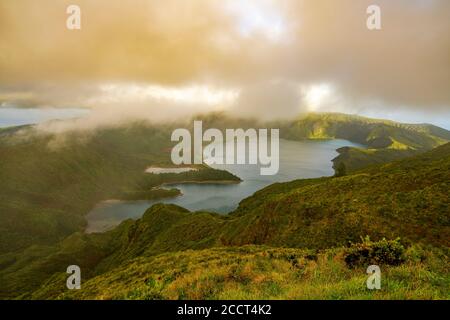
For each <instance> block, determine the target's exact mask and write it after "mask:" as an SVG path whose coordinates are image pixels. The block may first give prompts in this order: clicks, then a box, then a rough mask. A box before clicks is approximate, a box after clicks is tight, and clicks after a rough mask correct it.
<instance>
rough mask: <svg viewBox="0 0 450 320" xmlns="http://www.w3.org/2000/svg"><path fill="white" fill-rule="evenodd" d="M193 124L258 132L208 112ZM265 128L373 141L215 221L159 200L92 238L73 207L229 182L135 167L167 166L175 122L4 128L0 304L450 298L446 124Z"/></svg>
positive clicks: (325, 123) (327, 123)
mask: <svg viewBox="0 0 450 320" xmlns="http://www.w3.org/2000/svg"><path fill="white" fill-rule="evenodd" d="M204 121H206V123H207V126H210V127H217V128H222V127H227V126H230V127H243V128H246V127H252V126H253V127H254V126H256V123H255V122H252V121H241V120H233V119H229V118H222V117H221V116H220V115H217V114H213V115H208V116H205V117H204ZM218 124H220V125H218ZM273 125H274V126H278V127H280V129H281V136H282V137H284V138H288V139H332V138H333V139H334V138H339V139H348V140H351V141H353V142H358V143H361V144H364V145H366V146H368V147H369V148H368V149H363V148H343V149H340V150H339V152H340V156H339V157H338V158H336V159H335V160H334V166H335V170H336V176H335V177H324V178H318V179H306V180H296V181H292V182H288V183H277V184H273V185H271V186H268V187H267V188H264V189H263V190H260V191H258V192H256V193H255V194H254V195H253V196H251V197H249V198H247V199H245V200H243V201H242V202H241V203H240V205H239V207H238V208H237V209H236V210H235V211H234V212H233V213H231V214H230V215H227V216H221V215H218V214H213V213H209V212H195V213H193V212H189V211H188V210H186V209H184V208H181V207H178V206H175V205H162V204H159V205H155V206H153V207H151V208H149V209H148V210H147V211H146V213H145V214H144V216H143V217H142V218H141V219H139V220H137V221H133V220H127V221H124V222H123V223H121V224H120V225H119V226H118V227H116V228H115V229H113V230H111V231H108V232H105V233H102V234H85V233H83V230H84V227H85V225H86V222H85V219H84V215H85V214H86V213H87V212H89V210H90V209H91V208H92V207H93V206H94V205H95V204H96V203H97V202H99V201H101V200H105V199H111V198H116V199H158V198H162V197H167V196H176V195H178V194H179V191H178V190H176V189H161V188H160V186H161V185H163V184H165V183H174V182H180V181H192V182H195V181H196V182H202V181H216V182H221V181H234V182H238V181H240V180H239V178H238V177H235V176H233V175H231V174H230V173H228V172H226V171H219V170H213V169H211V168H208V167H206V166H199V167H198V169H199V170H197V171H189V172H185V173H180V174H173V173H167V174H159V175H155V174H148V173H145V172H144V171H145V168H147V167H148V166H169V165H170V160H169V159H170V157H169V154H170V150H171V146H172V144H171V142H170V139H169V137H170V133H171V130H172V129H173V128H174V127H178V126H183V125H180V124H171V125H169V124H168V125H164V126H156V125H148V124H144V123H134V124H132V125H127V126H124V127H117V128H103V129H98V130H97V131H93V132H90V133H83V134H82V133H80V132H69V133H64V134H61V135H56V134H44V133H42V132H39V133H38V132H36V131H35V129H34V128H33V127H22V128H8V129H4V130H2V131H0V154H1V156H2V161H1V162H0V190H2V191H1V193H0V283H1V286H0V298H22V299H27V298H44V299H50V298H64V299H65V298H75V299H78V298H127V299H141V298H145V299H152V298H153V299H158V298H171V299H172V298H193V299H197V298H233V299H238V298H288V299H294V298H295V299H297V298H330V299H341V298H342V299H344V298H367V299H370V298H374V299H375V298H382V299H384V298H392V299H397V298H398V299H401V298H416V299H419V298H433V299H434V298H443V299H447V298H448V292H447V291H448V290H447V289H448V285H449V273H448V271H449V270H448V265H449V263H448V248H449V245H450V243H449V239H450V216H449V213H450V210H449V196H448V190H449V189H450V188H449V187H450V186H449V182H450V144H448V143H447V144H444V143H445V142H446V141H448V140H450V136H449V135H450V134H449V132H448V131H446V130H443V129H439V128H437V127H433V126H429V125H404V124H398V123H394V122H389V121H383V120H372V119H366V118H361V117H354V116H346V115H336V114H320V115H309V116H306V117H304V118H302V119H299V120H296V121H293V122H283V123H278V124H273ZM264 126H267V124H266V125H264ZM183 127H186V126H183ZM430 150H431V151H430ZM405 157H409V158H406V159H403V158H405ZM393 160H395V161H393ZM387 161H392V162H389V163H387ZM366 236H368V237H370V239H372V240H368V239H367V240H365V241H363V242H362V243H360V239H361V237H366ZM398 237H400V239H401V242H399V241H398V240H395V239H397V238H398ZM383 239H388V240H383ZM371 262H377V263H379V264H381V265H382V269H383V277H384V279H385V280H384V289H383V290H382V291H380V292H370V291H368V290H366V289H365V286H364V281H365V279H366V274H365V270H364V265H365V264H367V263H371ZM71 264H77V265H79V266H80V267H81V269H82V270H83V289H82V290H81V291H79V292H70V293H68V292H67V291H66V290H65V277H66V276H67V275H66V274H65V270H66V268H67V266H68V265H71ZM446 290H447V291H446Z"/></svg>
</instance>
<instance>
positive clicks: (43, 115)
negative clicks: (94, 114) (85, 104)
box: [0, 107, 89, 128]
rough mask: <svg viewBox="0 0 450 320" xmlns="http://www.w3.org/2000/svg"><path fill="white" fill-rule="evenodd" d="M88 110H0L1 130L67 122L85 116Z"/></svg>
mask: <svg viewBox="0 0 450 320" xmlns="http://www.w3.org/2000/svg"><path fill="white" fill-rule="evenodd" d="M88 113H89V110H88V109H81V108H42V109H39V108H15V107H1V108H0V128H4V127H12V126H21V125H26V124H38V123H42V122H46V121H49V120H67V119H73V118H78V117H82V116H85V115H87V114H88Z"/></svg>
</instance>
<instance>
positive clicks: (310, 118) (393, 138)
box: [280, 113, 450, 172]
mask: <svg viewBox="0 0 450 320" xmlns="http://www.w3.org/2000/svg"><path fill="white" fill-rule="evenodd" d="M280 126H281V128H282V131H281V132H282V137H283V138H285V139H291V140H297V139H345V140H349V141H352V142H356V143H359V144H361V145H363V146H365V147H366V148H355V147H345V148H341V149H339V150H338V152H339V153H340V155H339V156H338V157H337V158H336V159H334V160H333V163H334V168H335V169H336V168H338V167H339V166H340V165H341V166H342V165H343V166H344V167H345V169H346V171H348V172H351V171H355V170H358V169H361V168H364V167H367V166H368V165H373V164H380V163H385V162H388V161H393V160H398V159H402V158H405V157H409V156H412V155H414V154H419V153H422V152H424V151H428V150H431V149H433V148H435V147H437V146H440V145H442V144H445V143H447V142H449V141H450V132H449V131H447V130H445V129H442V128H439V127H437V126H433V125H430V124H404V123H399V122H394V121H389V120H381V119H371V118H366V117H361V116H356V115H346V114H340V113H313V114H308V115H305V116H302V117H300V118H299V119H297V120H295V121H290V122H287V123H283V124H280Z"/></svg>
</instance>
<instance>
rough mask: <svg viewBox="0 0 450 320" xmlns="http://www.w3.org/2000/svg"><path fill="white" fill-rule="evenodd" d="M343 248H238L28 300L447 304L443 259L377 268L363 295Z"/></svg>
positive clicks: (143, 266)
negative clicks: (375, 286)
mask: <svg viewBox="0 0 450 320" xmlns="http://www.w3.org/2000/svg"><path fill="white" fill-rule="evenodd" d="M344 255H345V249H332V250H326V251H323V252H320V253H317V254H316V253H314V252H312V251H309V250H302V249H285V248H270V247H262V246H244V247H239V248H237V247H233V248H213V249H206V250H189V251H184V252H177V253H167V254H162V255H159V256H156V257H150V258H138V259H135V260H133V261H132V262H130V263H128V264H126V265H124V266H122V267H119V268H116V269H114V270H112V271H110V272H108V273H106V274H103V275H101V276H98V277H94V278H92V279H90V280H88V281H87V282H85V283H83V284H82V289H81V290H76V291H67V290H65V289H64V286H65V278H66V276H67V275H65V274H59V275H56V276H54V277H53V278H52V279H51V280H50V281H49V282H48V283H46V284H45V285H44V286H42V288H41V289H39V290H38V291H36V292H35V293H34V294H33V296H32V297H33V298H34V299H41V298H44V299H54V298H58V299H449V298H450V297H449V292H448V288H449V285H450V277H449V273H448V271H449V270H448V257H447V256H446V255H445V254H444V253H443V252H442V251H439V250H437V249H430V248H428V249H427V250H424V249H422V248H421V247H417V246H413V247H410V248H409V249H408V250H407V251H406V252H405V255H404V256H405V262H404V263H403V264H401V265H398V266H387V265H384V266H383V265H381V266H380V267H381V270H382V289H381V290H375V291H371V290H368V289H367V288H366V279H367V275H366V272H365V271H366V267H367V266H361V267H357V268H349V267H348V266H347V264H346V263H345V261H344Z"/></svg>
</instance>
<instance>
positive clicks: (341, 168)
mask: <svg viewBox="0 0 450 320" xmlns="http://www.w3.org/2000/svg"><path fill="white" fill-rule="evenodd" d="M346 174H347V169H346V168H345V164H344V163H343V162H339V163H338V165H337V166H336V169H335V174H334V175H335V177H342V176H345V175H346Z"/></svg>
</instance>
